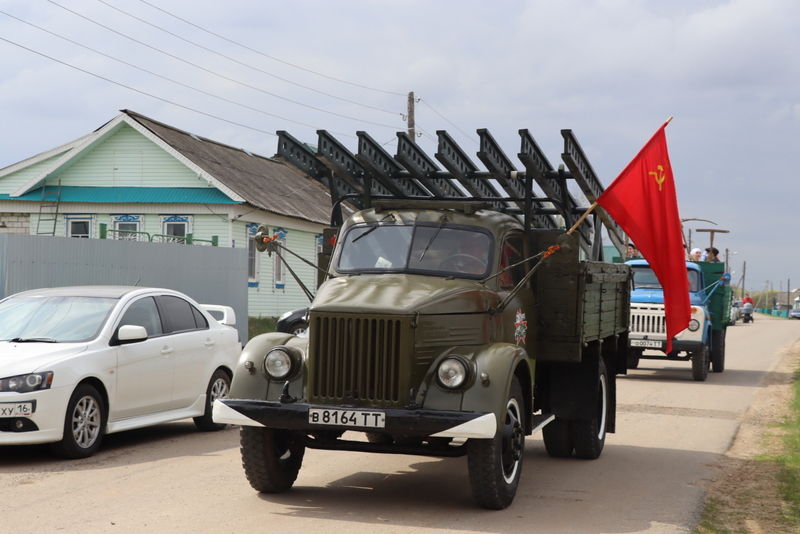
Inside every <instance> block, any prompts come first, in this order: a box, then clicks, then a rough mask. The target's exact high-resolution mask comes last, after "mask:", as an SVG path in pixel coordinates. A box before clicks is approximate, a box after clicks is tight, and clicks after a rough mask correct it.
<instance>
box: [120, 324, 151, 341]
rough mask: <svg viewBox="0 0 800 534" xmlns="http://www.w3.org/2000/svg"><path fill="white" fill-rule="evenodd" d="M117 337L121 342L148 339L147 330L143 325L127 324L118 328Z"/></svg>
mask: <svg viewBox="0 0 800 534" xmlns="http://www.w3.org/2000/svg"><path fill="white" fill-rule="evenodd" d="M117 339H118V340H119V342H120V344H125V343H136V342H137V341H144V340H145V339H147V330H146V329H145V327H143V326H139V325H133V324H125V325H122V326H120V327H119V330H117Z"/></svg>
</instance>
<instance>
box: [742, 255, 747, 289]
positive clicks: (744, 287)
mask: <svg viewBox="0 0 800 534" xmlns="http://www.w3.org/2000/svg"><path fill="white" fill-rule="evenodd" d="M745 274H747V262H746V261H745V262H743V263H742V296H743V297H744V296H745V295H746V294H747V286H745V285H744V275H745Z"/></svg>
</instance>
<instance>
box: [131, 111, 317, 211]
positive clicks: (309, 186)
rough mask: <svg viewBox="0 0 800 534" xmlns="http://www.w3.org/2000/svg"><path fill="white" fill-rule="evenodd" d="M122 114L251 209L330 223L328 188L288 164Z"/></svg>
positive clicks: (143, 117) (139, 117)
mask: <svg viewBox="0 0 800 534" xmlns="http://www.w3.org/2000/svg"><path fill="white" fill-rule="evenodd" d="M122 113H123V114H124V115H126V116H127V117H129V118H130V119H132V120H133V121H135V122H137V123H138V124H140V125H141V126H143V127H144V128H146V129H147V130H149V131H150V132H152V133H153V134H154V135H155V136H157V137H158V138H159V139H161V140H162V141H163V142H164V143H166V144H167V145H169V146H170V147H171V148H173V149H174V150H175V151H177V152H179V153H180V154H181V155H182V156H183V157H185V158H186V159H188V160H190V161H191V162H192V163H194V164H195V165H197V166H198V167H200V168H201V169H203V170H204V171H205V172H206V173H208V174H209V175H210V176H212V177H214V178H215V179H216V180H217V181H219V182H221V183H222V184H224V185H225V186H226V187H227V188H228V189H230V190H231V191H233V192H234V193H236V194H237V195H238V196H240V197H241V198H243V199H245V201H246V202H247V203H248V204H250V205H252V206H254V207H256V208H261V209H263V210H266V211H270V212H273V213H277V214H280V215H285V216H287V217H295V218H299V219H304V220H308V221H312V222H317V223H321V224H327V223H328V221H329V220H330V208H331V199H330V195H329V194H328V191H327V189H326V188H325V186H323V185H322V184H320V183H319V182H317V181H316V180H314V179H313V178H311V177H309V176H306V175H305V174H302V173H300V172H298V171H296V170H295V169H294V168H292V167H289V166H288V165H286V164H285V163H283V162H280V161H277V160H274V159H271V158H267V157H264V156H259V155H257V154H253V153H250V152H246V151H245V150H243V149H241V148H234V147H231V146H228V145H225V144H222V143H219V142H217V141H213V140H211V139H206V138H204V137H199V136H196V135H193V134H191V133H189V132H185V131H183V130H179V129H177V128H174V127H172V126H169V125H168V124H164V123H162V122H158V121H156V120H153V119H151V118H149V117H145V116H144V115H141V114H139V113H136V112H134V111H130V110H122Z"/></svg>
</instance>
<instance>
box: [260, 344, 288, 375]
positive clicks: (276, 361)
mask: <svg viewBox="0 0 800 534" xmlns="http://www.w3.org/2000/svg"><path fill="white" fill-rule="evenodd" d="M292 367H293V365H292V355H291V354H290V353H289V351H288V350H287V349H286V348H285V347H276V348H274V349H272V350H270V351H269V352H267V355H266V356H265V357H264V371H266V373H267V375H268V376H269V377H270V378H274V379H275V380H282V379H284V378H286V377H287V376H289V375H290V374H291V372H292Z"/></svg>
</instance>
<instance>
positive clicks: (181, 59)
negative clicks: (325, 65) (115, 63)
mask: <svg viewBox="0 0 800 534" xmlns="http://www.w3.org/2000/svg"><path fill="white" fill-rule="evenodd" d="M46 1H47V2H49V3H51V4H53V5H55V6H57V7H60V8H61V9H63V10H65V11H68V12H70V13H72V14H73V15H75V16H77V17H80V18H82V19H84V20H86V21H88V22H91V23H92V24H95V25H97V26H100V27H101V28H104V29H105V30H108V31H110V32H112V33H114V34H116V35H119V36H121V37H125V38H126V39H129V40H131V41H133V42H135V43H137V44H140V45H142V46H145V47H147V48H150V49H151V50H154V51H156V52H159V53H161V54H164V55H166V56H169V57H171V58H173V59H176V60H178V61H180V62H182V63H186V64H187V65H191V66H192V67H195V68H197V69H200V70H202V71H204V72H207V73H209V74H212V75H214V76H217V77H219V78H222V79H223V80H226V81H229V82H232V83H235V84H238V85H241V86H243V87H247V88H249V89H253V90H254V91H258V92H260V93H264V94H267V95H270V96H272V97H274V98H278V99H281V100H285V101H287V102H291V103H293V104H296V105H298V106H302V107H306V108H309V109H313V110H315V111H319V112H321V113H327V114H329V115H334V116H336V117H340V118H343V119H348V120H353V121H357V122H361V123H364V124H371V125H373V126H381V127H383V128H390V129H393V130H395V129H397V126H396V125H391V124H384V123H380V122H374V121H369V120H364V119H359V118H357V117H352V116H350V115H345V114H343V113H337V112H335V111H329V110H327V109H323V108H319V107H317V106H312V105H310V104H304V103H302V102H298V101H296V100H292V99H290V98H287V97H284V96H281V95H278V94H275V93H272V92H271V91H267V90H266V89H261V88H260V87H256V86H254V85H251V84H248V83H246V82H243V81H241V80H237V79H235V78H231V77H229V76H226V75H224V74H220V73H218V72H215V71H213V70H211V69H207V68H205V67H203V66H201V65H198V64H196V63H193V62H191V61H189V60H187V59H183V58H181V57H179V56H176V55H175V54H171V53H169V52H166V51H164V50H161V49H160V48H158V47H156V46H153V45H149V44H147V43H145V42H143V41H140V40H138V39H136V38H134V37H131V36H129V35H126V34H124V33H122V32H120V31H118V30H115V29H113V28H111V27H109V26H106V25H104V24H102V23H100V22H97V21H96V20H93V19H92V18H90V17H87V16H85V15H83V14H81V13H78V12H77V11H74V10H72V9H70V8H68V7H66V6H63V5H61V4H59V3H58V2H55V1H54V0H46Z"/></svg>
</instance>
